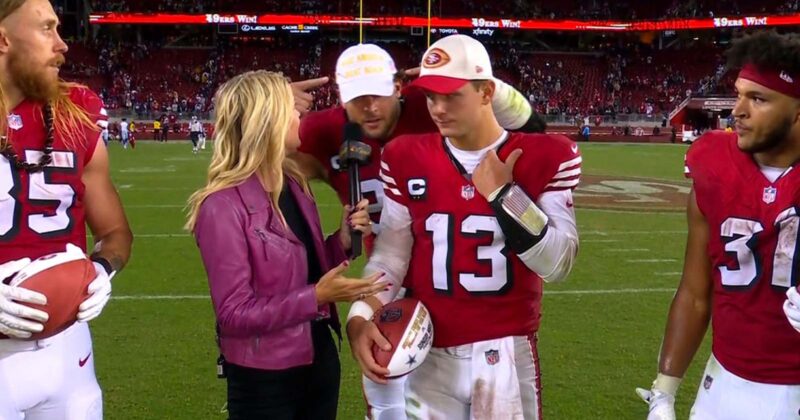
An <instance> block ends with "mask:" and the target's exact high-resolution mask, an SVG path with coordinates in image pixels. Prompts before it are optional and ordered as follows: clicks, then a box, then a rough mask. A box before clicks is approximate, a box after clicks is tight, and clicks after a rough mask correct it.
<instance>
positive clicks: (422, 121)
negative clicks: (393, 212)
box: [297, 44, 542, 251]
mask: <svg viewBox="0 0 800 420" xmlns="http://www.w3.org/2000/svg"><path fill="white" fill-rule="evenodd" d="M336 83H337V85H338V87H339V92H340V94H341V100H342V103H343V104H344V105H343V106H342V107H335V108H330V109H326V110H323V111H318V112H312V113H309V114H308V115H306V116H304V117H303V119H302V120H301V121H300V141H301V146H300V152H301V153H299V154H298V156H297V158H298V160H299V161H300V162H301V163H302V165H303V169H304V171H305V172H306V173H307V175H308V176H309V177H310V178H316V179H322V180H324V181H326V182H327V183H328V184H330V185H331V187H333V189H334V190H335V191H336V193H337V194H338V196H339V199H340V200H341V201H342V203H347V202H348V199H349V195H348V194H349V190H350V188H349V183H348V175H347V170H346V168H344V167H343V165H342V164H341V163H340V162H339V149H340V147H341V145H342V142H343V140H344V138H343V132H344V126H345V124H346V123H347V122H348V121H351V122H354V123H357V124H358V125H359V126H361V129H362V131H363V133H364V137H365V138H364V142H365V143H366V144H368V145H369V146H371V148H372V155H371V156H370V162H369V163H368V164H366V165H362V166H361V167H360V169H359V174H360V179H361V190H362V192H363V194H364V196H365V197H366V198H367V199H369V200H370V207H369V211H370V213H371V215H372V217H373V221H374V222H375V223H378V222H379V220H380V211H381V207H382V203H383V186H382V183H381V180H380V177H379V176H378V173H379V166H378V163H379V162H380V152H381V149H382V148H383V147H384V146H385V145H386V143H387V142H389V141H391V140H392V139H393V138H395V137H398V136H401V135H404V134H422V133H433V132H436V131H437V128H436V125H435V124H434V123H433V120H432V119H431V117H430V114H429V113H428V111H427V107H426V106H425V95H424V93H423V92H422V91H420V90H419V89H403V86H402V77H400V76H399V75H398V71H397V68H396V66H395V63H394V60H393V59H392V57H391V56H390V55H389V53H388V52H386V51H385V50H384V49H382V48H381V47H379V46H377V45H374V44H359V45H355V46H352V47H350V48H348V49H346V50H345V51H343V52H342V54H341V55H340V56H339V58H338V60H337V63H336ZM496 83H497V86H498V87H497V89H498V94H497V95H496V97H495V98H494V101H493V105H494V107H493V109H494V110H495V114H496V115H498V119H499V120H500V122H501V125H502V126H504V127H505V128H507V129H510V130H519V131H526V132H532V131H533V130H537V129H541V127H542V126H541V124H540V121H541V120H540V119H539V118H538V116H537V115H536V114H535V113H533V111H532V109H531V106H530V104H529V103H528V101H527V100H526V99H525V97H524V96H523V95H522V94H521V93H519V92H518V91H516V90H515V89H514V88H512V87H511V86H509V85H508V84H505V83H503V82H501V81H496ZM373 232H374V233H375V234H378V233H380V226H374V227H373ZM371 243H372V239H371V238H368V239H367V245H368V247H367V250H368V251H369V250H370V249H371Z"/></svg>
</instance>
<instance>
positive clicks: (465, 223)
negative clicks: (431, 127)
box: [379, 133, 581, 347]
mask: <svg viewBox="0 0 800 420" xmlns="http://www.w3.org/2000/svg"><path fill="white" fill-rule="evenodd" d="M515 149H522V151H523V153H522V155H521V156H520V158H519V160H518V161H517V163H516V165H515V167H514V174H513V179H514V181H515V182H516V183H517V184H518V185H519V186H520V187H521V188H522V189H523V190H524V191H525V193H526V194H527V195H528V196H529V197H530V198H531V199H532V200H538V199H539V197H540V196H541V195H542V194H543V193H545V192H549V191H554V192H555V191H560V192H561V193H564V192H566V194H565V195H566V196H569V197H571V193H570V191H571V190H572V189H573V188H575V187H576V186H577V185H578V181H579V176H580V161H581V158H580V155H579V154H578V148H577V146H576V145H575V144H574V143H572V142H571V141H570V140H569V139H567V138H566V137H563V136H548V135H541V134H521V133H513V134H510V135H509V136H508V138H507V139H506V140H505V141H504V142H502V143H500V144H499V146H498V148H497V153H498V156H499V157H500V159H501V160H503V161H505V159H506V158H507V157H508V155H509V153H511V152H512V151H513V150H515ZM382 158H383V161H382V162H381V178H382V180H383V181H384V183H385V191H384V194H385V196H386V198H387V199H391V200H392V201H395V202H397V203H398V204H400V205H401V206H403V207H405V208H406V209H407V210H408V214H409V216H410V223H411V227H410V231H411V235H412V236H413V246H412V247H411V256H410V262H409V265H408V271H407V272H406V277H405V281H404V283H403V285H404V286H406V287H407V288H409V289H410V290H411V294H412V296H413V297H415V298H417V299H419V300H420V301H421V302H422V303H424V304H425V306H426V307H427V308H428V310H429V311H430V313H431V317H432V320H433V323H434V329H435V334H434V343H433V345H434V346H435V347H450V346H457V345H462V344H468V343H474V342H478V341H484V340H490V339H497V338H502V337H508V336H528V335H530V334H533V333H534V332H536V331H537V330H538V327H539V320H540V306H541V298H542V279H541V278H540V277H539V275H537V274H536V273H534V272H533V271H531V270H530V269H529V268H528V267H527V266H526V265H525V264H524V263H523V262H522V261H521V260H520V259H519V257H518V256H517V255H516V254H515V253H514V251H512V250H511V248H510V247H509V246H507V245H506V238H505V235H504V234H503V231H502V230H501V228H500V225H499V224H498V221H497V219H496V216H495V212H494V210H493V209H492V208H491V207H490V206H489V203H488V202H487V201H486V199H484V198H483V196H481V195H480V193H478V191H477V190H476V189H475V186H474V184H473V183H472V182H471V180H470V178H469V176H466V175H465V174H466V170H464V168H463V167H461V165H460V163H459V164H457V163H456V162H457V160H456V158H455V157H454V156H453V155H452V154H451V151H450V148H449V146H448V145H446V143H445V141H444V139H443V138H442V137H441V136H440V135H439V134H427V135H417V136H404V137H400V138H397V139H395V140H394V141H392V142H391V143H389V144H388V145H387V146H386V147H385V148H384V151H383V156H382ZM559 195H560V193H559ZM564 201H565V202H564V203H561V206H562V207H564V208H565V209H567V210H569V217H570V220H571V221H572V223H573V226H574V212H573V211H572V210H573V209H572V208H571V206H572V203H571V202H566V200H564ZM545 212H547V210H546V209H545ZM384 213H386V211H384ZM384 216H387V215H386V214H384ZM380 240H381V238H380V236H379V241H380ZM545 274H546V273H545Z"/></svg>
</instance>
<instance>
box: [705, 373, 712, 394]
mask: <svg viewBox="0 0 800 420" xmlns="http://www.w3.org/2000/svg"><path fill="white" fill-rule="evenodd" d="M712 383H714V378H712V377H711V375H706V378H705V379H703V388H705V389H706V391H708V390H709V389H710V388H711V384H712Z"/></svg>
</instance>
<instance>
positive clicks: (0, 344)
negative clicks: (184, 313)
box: [0, 0, 132, 419]
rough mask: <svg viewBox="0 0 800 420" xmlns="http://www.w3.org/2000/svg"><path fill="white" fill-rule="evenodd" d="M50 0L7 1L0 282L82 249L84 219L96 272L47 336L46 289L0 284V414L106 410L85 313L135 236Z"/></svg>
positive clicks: (98, 306)
mask: <svg viewBox="0 0 800 420" xmlns="http://www.w3.org/2000/svg"><path fill="white" fill-rule="evenodd" d="M57 28H58V17H57V16H56V14H55V12H54V11H53V7H52V6H51V4H50V2H49V1H47V0H0V88H2V89H1V90H2V93H0V110H1V111H2V115H3V119H2V121H0V122H2V127H0V137H2V139H1V140H2V141H1V143H2V154H1V155H0V263H2V265H1V266H0V279H2V280H7V279H8V278H9V277H10V276H12V275H13V274H14V273H15V272H16V271H18V270H19V269H20V268H22V267H24V266H25V265H26V264H27V262H29V261H30V260H31V259H36V258H38V257H42V256H45V255H49V254H52V253H56V252H64V251H65V249H66V247H67V245H68V244H73V245H75V246H78V247H80V248H81V249H82V250H83V251H84V252H85V250H86V228H85V225H86V224H88V225H89V228H90V229H91V231H92V234H93V236H94V243H95V245H94V250H93V252H92V255H91V258H92V260H93V261H94V262H95V264H94V266H95V270H96V278H95V279H94V281H92V283H91V284H90V285H89V287H88V293H89V297H88V298H87V299H86V300H85V301H84V302H83V303H82V304H81V305H80V307H79V312H78V321H79V322H77V323H75V324H74V325H73V326H71V327H69V328H67V329H66V330H65V331H63V332H61V333H59V334H56V335H55V336H52V337H50V338H47V339H43V340H25V339H26V338H29V337H30V336H31V334H32V333H36V332H39V331H41V330H42V328H43V324H42V323H43V322H45V321H46V319H47V314H46V313H45V312H43V311H39V310H36V309H33V308H30V307H28V306H25V305H23V304H22V303H38V304H45V305H46V298H45V296H43V295H41V294H39V293H36V292H32V291H30V290H27V289H24V288H21V287H11V286H8V284H7V283H5V282H3V283H0V333H2V338H0V390H2V392H0V418H3V419H18V418H22V417H24V418H42V419H43V418H48V419H56V418H57V419H77V418H80V419H101V418H102V396H101V391H100V387H99V386H98V384H97V380H96V378H95V374H94V356H93V355H92V341H91V337H90V334H89V327H88V325H87V323H86V322H88V321H89V320H91V319H93V318H95V317H97V316H98V315H99V314H100V312H101V310H102V309H103V307H104V306H105V304H106V303H107V302H108V300H109V298H110V295H111V278H112V277H113V276H114V274H115V273H116V272H117V271H119V270H120V269H122V267H123V266H124V265H125V263H126V261H127V260H128V257H129V254H130V250H131V242H132V235H131V231H130V229H129V227H128V222H127V220H126V217H125V213H124V211H123V209H122V205H121V203H120V200H119V197H118V195H117V193H116V190H115V189H114V186H113V185H112V183H111V178H110V176H109V172H108V156H107V154H106V148H105V145H104V144H103V142H102V141H99V140H100V129H99V127H98V124H97V123H98V121H100V120H105V119H106V117H105V115H104V113H105V111H103V108H102V102H101V100H100V98H98V97H97V95H95V94H94V93H93V92H91V91H90V90H88V89H87V88H84V87H80V86H77V85H73V84H68V83H65V82H62V81H60V80H59V77H58V73H59V66H60V65H61V64H63V62H64V53H65V52H66V51H67V45H66V44H65V43H64V41H63V40H62V39H61V37H60V36H59V34H58V31H57Z"/></svg>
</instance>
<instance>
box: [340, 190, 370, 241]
mask: <svg viewBox="0 0 800 420" xmlns="http://www.w3.org/2000/svg"><path fill="white" fill-rule="evenodd" d="M367 207H369V201H368V200H367V199H366V198H365V199H363V200H361V201H360V202H359V203H358V205H356V208H355V211H354V210H353V207H351V206H350V205H346V206H344V212H342V227H341V229H340V230H339V241H340V242H341V243H342V247H343V248H344V249H345V250H349V249H351V248H352V247H353V241H352V237H351V233H352V232H353V230H357V231H359V232H361V237H362V238H363V237H364V236H367V235H369V234H371V233H372V220H371V219H370V217H369V213H368V212H367Z"/></svg>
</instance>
